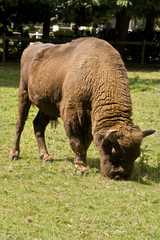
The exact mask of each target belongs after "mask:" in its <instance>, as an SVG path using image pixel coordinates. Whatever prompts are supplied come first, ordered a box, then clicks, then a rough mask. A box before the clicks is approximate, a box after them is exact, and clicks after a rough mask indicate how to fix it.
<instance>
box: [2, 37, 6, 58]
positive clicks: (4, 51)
mask: <svg viewBox="0 0 160 240" xmlns="http://www.w3.org/2000/svg"><path fill="white" fill-rule="evenodd" d="M2 45H3V57H2V62H3V63H5V61H6V43H5V33H3V35H2Z"/></svg>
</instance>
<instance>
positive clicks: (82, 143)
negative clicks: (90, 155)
mask: <svg viewBox="0 0 160 240" xmlns="http://www.w3.org/2000/svg"><path fill="white" fill-rule="evenodd" d="M66 116H67V114H66ZM66 116H65V117H66ZM63 121H64V127H65V130H66V134H67V136H68V138H69V141H70V146H71V148H72V150H73V152H74V154H75V159H74V164H75V167H76V170H77V173H78V174H80V175H82V174H83V173H84V172H85V171H86V170H87V168H86V166H87V163H86V155H87V149H88V147H89V145H90V143H91V141H92V137H91V134H89V133H88V129H84V128H83V127H82V126H80V124H79V122H78V119H77V118H76V117H72V119H70V118H69V117H68V118H65V119H64V116H63Z"/></svg>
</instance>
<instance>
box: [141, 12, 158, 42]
mask: <svg viewBox="0 0 160 240" xmlns="http://www.w3.org/2000/svg"><path fill="white" fill-rule="evenodd" d="M145 17H146V26H145V29H144V35H145V39H146V40H153V32H154V21H155V16H154V14H151V13H150V14H146V16H145Z"/></svg>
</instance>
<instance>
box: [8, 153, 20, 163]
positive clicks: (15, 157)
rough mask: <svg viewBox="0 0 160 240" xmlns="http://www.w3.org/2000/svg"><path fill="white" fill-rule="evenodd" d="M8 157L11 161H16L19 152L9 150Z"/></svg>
mask: <svg viewBox="0 0 160 240" xmlns="http://www.w3.org/2000/svg"><path fill="white" fill-rule="evenodd" d="M9 158H10V160H11V161H16V160H18V158H19V152H18V151H14V152H12V151H11V152H10V155H9Z"/></svg>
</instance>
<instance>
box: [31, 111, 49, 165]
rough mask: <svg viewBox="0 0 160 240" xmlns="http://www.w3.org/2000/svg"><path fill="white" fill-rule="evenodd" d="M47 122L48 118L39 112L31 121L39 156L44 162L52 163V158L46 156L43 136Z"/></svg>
mask: <svg viewBox="0 0 160 240" xmlns="http://www.w3.org/2000/svg"><path fill="white" fill-rule="evenodd" d="M49 121H50V117H49V116H47V115H46V114H44V113H42V112H41V111H39V112H38V114H37V116H36V118H35V119H34V121H33V125H34V133H35V137H36V140H37V143H38V147H39V156H40V158H42V160H43V161H44V162H52V161H53V159H52V157H51V156H50V155H49V154H48V151H47V147H46V144H45V136H44V132H45V129H46V126H47V125H48V123H49Z"/></svg>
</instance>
